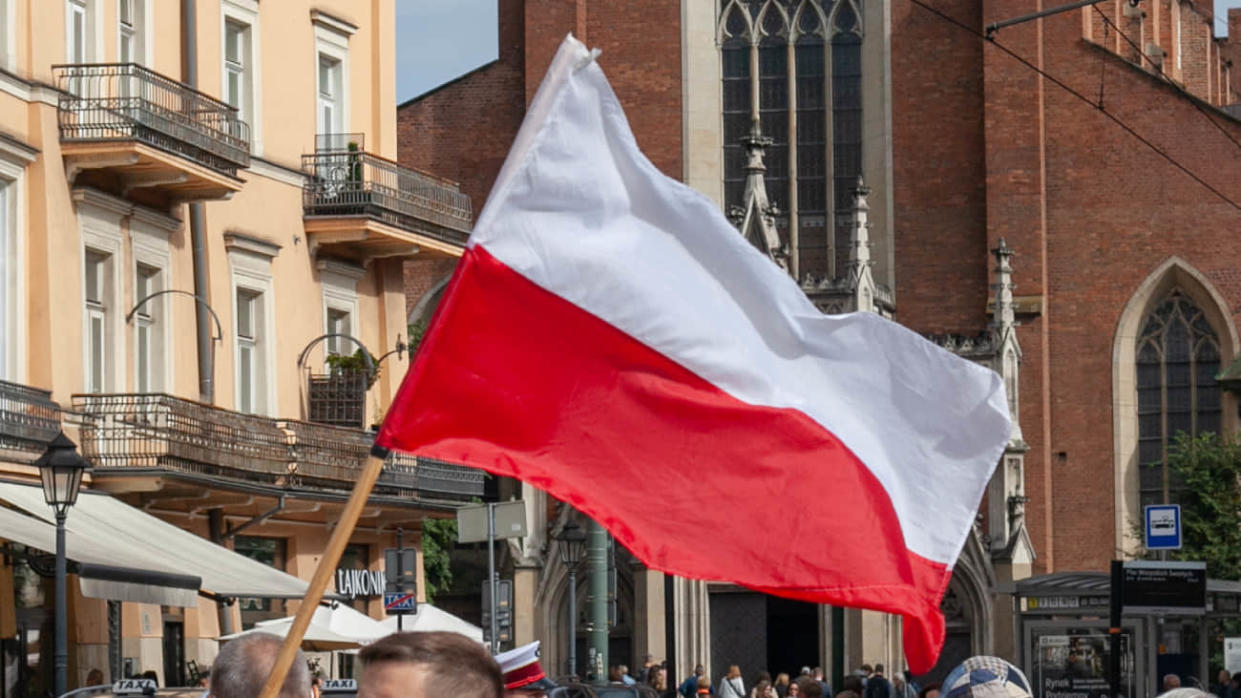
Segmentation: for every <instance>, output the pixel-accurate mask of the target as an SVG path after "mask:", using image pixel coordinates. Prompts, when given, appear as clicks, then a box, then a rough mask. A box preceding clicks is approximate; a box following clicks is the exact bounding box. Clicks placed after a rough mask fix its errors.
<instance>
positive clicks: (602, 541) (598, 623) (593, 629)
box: [586, 521, 608, 684]
mask: <svg viewBox="0 0 1241 698" xmlns="http://www.w3.org/2000/svg"><path fill="white" fill-rule="evenodd" d="M589 528H590V548H589V550H588V552H587V556H586V559H587V561H588V564H589V565H590V645H591V647H592V648H593V649H594V651H595V655H594V656H595V667H594V680H595V682H596V683H600V684H604V683H607V681H608V532H607V531H605V530H603V527H602V526H600V525H599V524H597V523H595V522H594V521H590V523H589Z"/></svg>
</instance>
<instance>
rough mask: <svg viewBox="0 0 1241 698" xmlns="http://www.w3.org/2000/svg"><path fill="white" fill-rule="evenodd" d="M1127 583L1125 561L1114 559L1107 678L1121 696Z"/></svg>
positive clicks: (1116, 693) (1114, 693)
mask: <svg viewBox="0 0 1241 698" xmlns="http://www.w3.org/2000/svg"><path fill="white" fill-rule="evenodd" d="M1124 583H1125V563H1123V562H1121V561H1120V560H1112V583H1111V585H1110V589H1109V592H1110V594H1111V599H1110V601H1111V604H1110V606H1111V613H1110V618H1109V620H1110V621H1111V622H1110V623H1109V626H1110V627H1108V629H1107V632H1108V653H1107V654H1108V656H1107V680H1108V685H1109V686H1111V689H1112V695H1113V696H1115V697H1119V696H1120V695H1121V692H1120V661H1121V657H1120V633H1121V628H1122V626H1121V615H1122V613H1123V611H1124V609H1123V608H1122V599H1121V588H1122V587H1123V586H1124Z"/></svg>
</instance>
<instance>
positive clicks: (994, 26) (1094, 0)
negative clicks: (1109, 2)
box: [987, 0, 1138, 39]
mask: <svg viewBox="0 0 1241 698" xmlns="http://www.w3.org/2000/svg"><path fill="white" fill-rule="evenodd" d="M1102 1H1103V0H1078V1H1077V2H1072V3H1069V4H1068V5H1061V6H1059V7H1052V8H1048V9H1046V10H1041V11H1039V12H1031V13H1030V14H1028V15H1021V16H1020V17H1013V18H1012V19H1006V20H1003V21H1001V22H992V23H991V24H988V25H987V38H988V39H990V38H991V35H992V34H995V32H996V31H998V30H1000V29H1003V28H1004V27H1011V26H1013V25H1014V24H1021V23H1023V22H1029V21H1031V20H1035V19H1039V18H1041V17H1047V16H1049V15H1055V14H1060V13H1061V12H1068V11H1069V10H1076V9H1077V8H1079V7H1086V6H1087V5H1097V4H1098V3H1100V2H1102ZM1129 4H1131V5H1133V6H1134V7H1137V6H1138V3H1137V1H1136V0H1129Z"/></svg>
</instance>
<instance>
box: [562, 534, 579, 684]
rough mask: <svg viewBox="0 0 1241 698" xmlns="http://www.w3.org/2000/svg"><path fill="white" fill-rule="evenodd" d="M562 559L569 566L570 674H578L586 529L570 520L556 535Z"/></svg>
mask: <svg viewBox="0 0 1241 698" xmlns="http://www.w3.org/2000/svg"><path fill="white" fill-rule="evenodd" d="M556 543H557V544H558V545H559V547H560V559H561V560H563V561H564V564H565V567H568V568H569V674H571V675H574V676H576V675H577V566H578V565H579V564H581V562H582V557H583V556H584V555H585V554H586V531H583V530H582V527H581V526H578V525H577V522H576V521H570V522H569V523H567V524H565V525H564V526H563V527H562V528H561V529H560V535H559V536H556Z"/></svg>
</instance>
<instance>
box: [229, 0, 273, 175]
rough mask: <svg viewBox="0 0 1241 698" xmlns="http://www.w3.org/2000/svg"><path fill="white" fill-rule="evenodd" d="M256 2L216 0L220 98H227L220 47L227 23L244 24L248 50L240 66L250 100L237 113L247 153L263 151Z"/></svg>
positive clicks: (261, 67) (257, 11)
mask: <svg viewBox="0 0 1241 698" xmlns="http://www.w3.org/2000/svg"><path fill="white" fill-rule="evenodd" d="M259 20H260V14H259V3H258V2H257V0H221V2H220V98H221V99H222V100H224V101H228V68H227V66H226V65H225V59H224V55H225V54H224V49H225V43H226V42H227V41H228V25H229V23H230V22H231V23H233V24H240V25H244V26H245V27H246V31H247V36H246V43H247V48H248V50H249V53H248V54H247V56H246V57H247V58H248V59H249V61H250V64H249V65H246V66H244V71H245V80H244V81H243V90H244V91H245V92H246V93H247V94H246V97H247V98H248V99H249V100H250V102H249V104H248V105H247V106H249V107H250V109H249V113H246V110H245V109H239V110H238V112H239V116H240V118H241V119H242V120H244V121H246V122H247V123H248V124H249V126H250V152H251V153H252V154H254V155H262V154H263V100H262V95H263V52H262V50H261V47H262V43H263V42H262V41H261V40H260V31H261V27H260V25H259Z"/></svg>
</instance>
